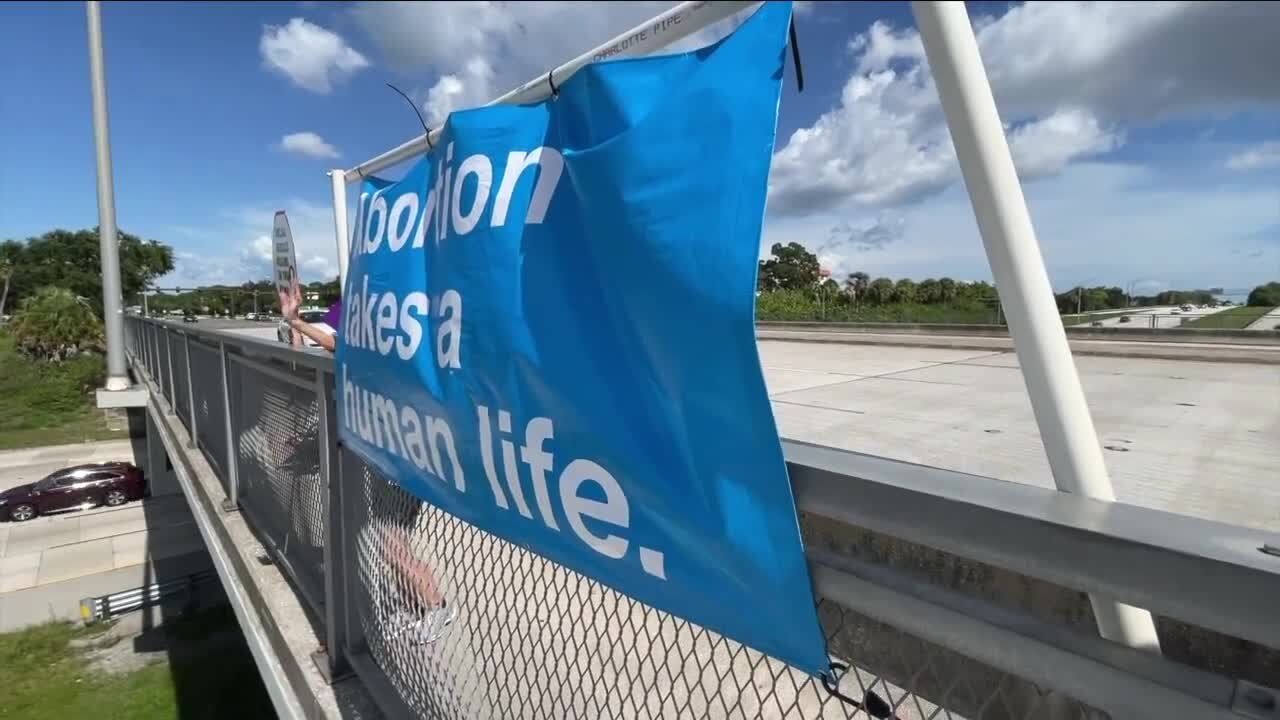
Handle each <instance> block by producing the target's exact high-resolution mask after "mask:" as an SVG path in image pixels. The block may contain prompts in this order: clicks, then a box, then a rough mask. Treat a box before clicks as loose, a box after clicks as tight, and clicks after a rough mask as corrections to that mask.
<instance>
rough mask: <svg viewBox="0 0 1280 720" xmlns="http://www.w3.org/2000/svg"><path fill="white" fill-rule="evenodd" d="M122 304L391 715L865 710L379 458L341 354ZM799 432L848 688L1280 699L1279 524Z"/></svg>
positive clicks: (1146, 702)
mask: <svg viewBox="0 0 1280 720" xmlns="http://www.w3.org/2000/svg"><path fill="white" fill-rule="evenodd" d="M126 328H127V330H128V337H129V349H130V353H131V356H132V359H133V366H134V369H135V371H136V372H138V373H139V375H140V376H142V379H143V380H144V382H146V383H147V384H149V385H150V386H151V388H152V389H153V392H157V391H158V393H159V394H160V395H162V396H163V398H164V400H163V401H161V407H160V408H159V409H160V410H165V409H166V408H167V409H168V412H176V413H178V418H179V419H180V422H181V423H182V425H184V426H185V427H186V428H187V431H188V437H189V438H190V440H191V444H192V445H193V446H194V447H196V448H198V452H196V453H195V456H194V460H193V461H198V462H204V461H207V462H208V464H209V467H210V468H212V472H214V473H215V474H216V475H217V477H218V479H219V481H220V482H221V483H222V488H223V490H224V491H225V500H224V507H225V508H227V509H233V510H234V509H239V510H240V511H241V514H242V516H243V517H244V518H245V520H246V521H247V522H248V523H249V525H250V526H251V527H252V528H253V529H254V530H255V531H256V532H257V534H258V535H259V536H260V537H261V538H262V540H263V545H264V547H266V548H267V550H268V552H269V553H270V554H271V557H272V559H273V560H275V561H276V563H277V565H278V566H279V567H280V568H281V570H282V571H283V572H284V573H285V574H286V576H288V577H289V578H290V579H291V580H292V581H293V584H294V587H295V588H296V591H297V593H298V595H299V597H301V598H303V599H304V601H305V603H304V604H305V605H306V606H307V607H308V608H309V609H310V610H311V611H312V612H313V613H314V617H315V618H317V619H318V620H319V623H320V624H321V625H322V626H323V628H324V632H325V633H326V638H325V647H326V648H327V652H326V653H325V654H323V655H322V656H321V657H320V661H321V663H322V665H323V668H324V669H325V670H326V671H327V672H329V673H330V674H331V675H338V674H341V673H343V672H345V671H347V670H348V669H351V670H354V671H355V673H356V674H357V675H358V676H359V677H360V679H361V680H362V681H363V683H364V685H365V686H366V688H368V689H369V691H370V692H371V694H372V695H373V697H374V699H375V700H376V701H377V702H378V703H379V705H380V706H382V709H383V710H384V711H385V712H386V713H387V714H388V715H390V716H432V717H585V718H596V717H627V718H631V717H663V718H666V717H716V718H721V717H723V718H730V717H768V718H793V717H795V718H808V717H856V716H862V712H861V711H860V710H857V709H855V708H854V707H852V706H851V705H848V704H846V703H844V702H842V701H841V700H840V699H838V698H836V697H834V696H833V695H831V694H830V693H829V692H828V691H827V690H826V689H825V688H823V687H822V685H821V684H820V683H818V682H817V681H815V680H814V679H813V678H810V677H807V676H804V675H802V674H800V673H798V672H795V671H794V670H792V669H791V668H788V667H786V666H785V665H783V664H781V663H778V662H777V661H774V660H771V659H768V658H764V657H762V656H760V655H759V654H757V653H754V652H753V651H750V650H748V649H746V648H744V647H742V646H740V645H738V644H736V643H734V642H733V641H731V640H728V639H727V638H723V637H721V636H719V635H717V634H715V633H713V632H711V631H709V630H706V629H704V628H700V627H697V626H693V625H690V624H689V623H685V622H683V621H680V620H677V619H675V618H672V617H671V616H669V615H666V614H665V613H662V612H660V611H657V610H654V609H652V608H648V607H646V606H643V605H641V604H639V603H637V602H635V601H634V600H631V599H630V598H627V597H625V596H622V595H620V594H618V593H616V592H614V591H612V590H610V589H608V588H604V587H603V586H600V585H599V584H597V583H595V582H594V581H592V580H590V579H588V578H585V577H582V576H579V575H577V574H575V573H573V572H571V571H569V570H567V569H565V568H562V567H559V566H556V565H555V564H554V563H550V562H549V561H546V560H544V559H542V558H540V557H538V556H535V555H532V554H531V553H528V552H527V551H524V550H522V549H520V548H517V547H514V546H512V545H510V544H508V543H505V542H502V541H499V540H497V539H495V538H493V537H491V536H488V535H487V534H486V533H484V532H483V531H480V530H478V529H476V528H474V527H471V526H469V525H467V524H466V523H463V522H461V521H460V520H458V519H456V518H453V517H451V516H449V515H447V514H445V513H443V512H441V511H439V510H437V509H435V508H432V507H430V506H427V505H425V504H423V503H421V502H419V501H417V500H416V499H414V498H412V497H411V496H409V495H408V494H407V493H405V492H404V491H402V490H400V489H399V488H398V487H396V486H395V485H394V484H392V483H390V482H388V481H387V480H386V479H384V478H381V477H379V476H378V475H377V474H376V473H375V472H373V471H372V470H370V469H369V468H368V467H366V466H365V465H364V463H362V462H361V461H360V460H359V458H356V457H354V456H353V455H351V454H349V453H347V452H346V451H345V450H343V449H342V448H339V447H338V445H337V443H336V427H337V426H336V421H335V416H334V396H333V391H334V385H333V363H332V360H331V358H330V357H328V356H327V355H325V354H322V353H319V352H315V351H298V350H294V349H293V348H290V347H288V346H286V345H283V344H280V343H274V342H269V341H263V340H258V339H254V338H251V337H245V336H240V335H233V334H229V333H221V332H217V331H209V330H205V329H203V328H192V327H190V326H184V325H177V324H170V323H165V322H156V321H152V320H142V319H138V318H129V319H128V321H127V323H126ZM171 351H172V352H171ZM200 357H204V358H205V360H206V361H204V362H199V361H198V362H194V363H192V362H191V360H192V359H193V358H200ZM214 357H216V358H217V359H218V362H214V361H213V360H212V358H214ZM184 360H185V362H184ZM172 361H177V362H179V363H180V365H179V367H181V371H178V372H174V371H170V370H169V366H170V362H172ZM175 377H176V379H177V382H176V383H175V382H174V380H175ZM175 400H176V402H175ZM179 411H181V412H179ZM213 411H219V412H220V413H221V415H222V417H216V416H214V415H212V414H210V413H212V412H213ZM219 438H221V440H220V439H219ZM784 452H785V455H786V458H787V461H788V468H789V472H790V476H791V479H792V483H793V486H794V488H795V493H796V498H797V504H798V506H799V509H800V512H801V517H800V520H801V525H802V529H803V530H804V533H805V537H806V546H807V548H808V552H809V555H810V560H811V567H812V570H813V578H814V585H815V593H816V597H817V599H818V602H819V614H820V617H821V619H822V622H823V626H824V630H825V631H826V632H827V639H828V643H829V650H830V652H831V655H832V658H833V660H837V661H839V662H841V663H843V664H845V665H848V666H850V667H851V670H849V672H848V673H847V674H846V675H845V677H844V678H843V680H842V682H841V684H840V691H841V692H842V693H843V694H844V695H846V696H851V697H853V698H855V699H859V700H862V699H866V698H868V697H872V696H874V697H876V698H879V699H881V700H883V701H884V703H885V704H886V705H887V706H888V707H889V709H890V711H891V713H892V716H893V717H897V718H900V719H901V720H907V718H934V717H947V718H951V717H955V718H975V719H977V718H981V719H986V718H991V719H996V718H1001V719H1003V718H1055V719H1056V718H1059V717H1082V718H1096V717H1105V716H1108V715H1109V716H1110V717H1113V718H1160V719H1161V720H1163V719H1164V718H1199V717H1205V718H1271V719H1274V718H1278V717H1280V710H1277V708H1278V707H1280V693H1277V692H1276V691H1275V690H1273V689H1268V688H1269V687H1271V688H1274V687H1275V686H1277V685H1280V651H1278V649H1280V622H1277V617H1278V615H1277V611H1276V609H1275V608H1276V601H1275V598H1278V597H1280V558H1278V557H1275V556H1273V555H1269V554H1266V553H1264V552H1260V549H1261V548H1263V547H1264V546H1268V545H1270V546H1280V536H1277V535H1275V534H1272V533H1266V532H1260V531H1256V530H1252V529H1247V528H1240V527H1234V526H1230V525H1224V524H1222V523H1214V522H1210V521H1205V520H1199V519H1196V518H1190V517H1184V516H1179V515H1173V514H1169V513H1163V512H1158V511H1154V510H1147V509H1144V508H1139V507H1134V506H1129V505H1124V504H1120V503H1102V502H1099V501H1095V500H1090V499H1088V498H1084V497H1079V496H1074V495H1069V494H1064V493H1058V492H1055V491H1051V490H1045V489H1043V488H1039V487H1033V486H1027V485H1019V484H1016V483H1008V482H1002V481H997V480H992V479H990V478H984V477H977V476H972V475H965V474H963V473H957V472H952V471H947V470H941V469H937V468H930V467H923V466H918V465H912V464H910V463H904V462H898V461H894V460H888V459H884V458H878V457H870V456H865V455H859V454H856V453H849V452H845V451H840V450H834V449H831V448H824V447H819V446H813V445H807V444H804V443H794V442H785V443H784ZM233 549H234V548H233ZM406 558H410V559H413V560H414V561H420V562H422V563H425V564H426V566H428V567H430V569H431V572H432V573H433V575H434V578H433V584H434V585H435V587H436V588H437V589H438V591H439V592H440V593H441V594H443V595H445V596H447V597H448V599H449V603H450V604H451V605H452V606H454V607H456V608H457V613H458V614H457V617H456V619H455V621H454V623H453V624H452V625H451V626H450V629H449V631H448V633H447V634H445V635H444V636H443V638H442V639H439V640H438V641H436V640H434V639H432V640H431V641H429V642H428V641H424V640H423V638H422V637H420V636H418V631H419V630H420V626H419V625H417V624H415V618H414V616H413V615H412V614H411V612H410V611H411V609H412V606H413V602H412V600H413V594H412V592H408V594H406V592H407V591H406V585H405V582H404V580H405V578H404V576H403V574H401V573H399V572H398V571H397V567H399V566H400V563H401V561H403V560H405V559H406ZM219 567H220V570H221V568H222V566H219ZM224 581H229V582H236V581H237V580H236V579H234V578H232V579H230V580H228V579H227V578H224ZM1085 593H1094V594H1096V595H1103V596H1107V597H1110V598H1114V599H1116V600H1119V601H1122V602H1126V603H1130V604H1133V605H1137V606H1140V607H1144V608H1147V609H1149V610H1151V611H1152V612H1153V613H1155V614H1157V616H1158V618H1157V620H1158V623H1157V624H1158V629H1159V631H1160V634H1161V640H1162V646H1163V647H1164V648H1165V655H1164V656H1160V655H1152V654H1148V653H1145V652H1140V651H1137V650H1134V649H1131V648H1128V647H1124V646H1121V645H1117V644H1114V643H1111V642H1108V641H1105V640H1103V639H1101V638H1100V637H1098V636H1097V631H1096V628H1095V627H1094V626H1093V621H1092V616H1091V615H1090V613H1089V605H1088V602H1087V600H1086V599H1085V595H1084V594H1085ZM767 601H768V589H767V588H762V589H761V602H767ZM882 716H886V717H887V715H882Z"/></svg>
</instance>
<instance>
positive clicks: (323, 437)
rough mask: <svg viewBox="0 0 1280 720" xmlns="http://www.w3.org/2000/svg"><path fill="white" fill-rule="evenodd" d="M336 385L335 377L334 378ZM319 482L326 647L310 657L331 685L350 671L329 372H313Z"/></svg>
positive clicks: (334, 417)
mask: <svg viewBox="0 0 1280 720" xmlns="http://www.w3.org/2000/svg"><path fill="white" fill-rule="evenodd" d="M335 382H336V376H335ZM315 383H316V410H317V414H318V416H319V417H318V419H319V423H317V424H318V426H319V427H318V430H319V438H318V440H319V443H318V446H319V448H320V458H319V459H320V482H321V483H322V485H323V487H324V496H323V498H324V499H323V502H324V512H323V516H324V629H325V644H324V647H323V648H321V649H320V650H319V651H318V652H316V653H315V654H314V655H313V656H312V660H313V661H314V662H315V664H316V666H317V668H318V669H319V670H320V673H321V674H322V675H324V676H325V678H326V679H327V680H328V681H329V682H331V683H332V682H334V681H336V680H338V679H341V678H342V677H344V676H346V675H347V674H349V673H350V672H351V669H350V666H349V664H348V663H347V633H346V628H347V625H346V623H347V613H348V605H347V582H346V572H347V563H346V557H345V555H346V553H345V548H346V546H345V544H344V541H345V538H346V523H344V522H343V504H342V468H341V464H340V463H339V461H338V443H337V440H338V436H337V419H338V418H337V412H336V410H335V403H334V396H333V393H332V392H331V391H330V389H329V381H328V373H325V372H323V371H321V370H317V371H316V380H315Z"/></svg>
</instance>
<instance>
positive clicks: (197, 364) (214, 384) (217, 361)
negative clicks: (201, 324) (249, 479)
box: [190, 339, 231, 494]
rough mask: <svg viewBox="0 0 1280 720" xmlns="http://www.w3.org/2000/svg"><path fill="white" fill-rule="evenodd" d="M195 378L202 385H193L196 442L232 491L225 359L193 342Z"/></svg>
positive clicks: (192, 366) (201, 343)
mask: <svg viewBox="0 0 1280 720" xmlns="http://www.w3.org/2000/svg"><path fill="white" fill-rule="evenodd" d="M190 352H191V377H192V378H193V379H195V380H197V381H198V382H195V383H194V384H193V385H192V388H191V389H192V393H193V395H194V396H195V397H194V399H195V408H194V415H195V417H196V440H197V443H198V444H199V446H200V449H201V450H203V451H204V456H205V459H206V460H208V461H209V464H210V465H212V466H213V469H214V471H215V472H216V473H217V474H218V478H219V479H221V480H222V482H223V489H224V490H226V491H227V493H228V494H230V492H231V488H230V485H229V482H228V481H229V479H230V478H229V472H228V469H227V428H226V421H225V417H224V415H225V413H226V408H225V407H223V406H224V404H225V403H224V401H223V398H222V382H221V380H222V358H221V357H220V356H219V354H218V349H217V348H215V347H210V346H208V345H206V344H204V343H203V342H200V341H198V340H195V339H192V341H191V345H190Z"/></svg>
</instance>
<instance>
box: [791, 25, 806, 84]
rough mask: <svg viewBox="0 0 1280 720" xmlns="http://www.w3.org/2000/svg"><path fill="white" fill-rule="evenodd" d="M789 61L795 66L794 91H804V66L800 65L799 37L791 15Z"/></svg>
mask: <svg viewBox="0 0 1280 720" xmlns="http://www.w3.org/2000/svg"><path fill="white" fill-rule="evenodd" d="M789 33H790V35H791V43H790V44H791V62H792V64H794V65H795V68H796V92H804V68H803V67H801V66H800V38H799V36H797V35H796V18H795V16H794V15H792V16H791V29H790V31H789Z"/></svg>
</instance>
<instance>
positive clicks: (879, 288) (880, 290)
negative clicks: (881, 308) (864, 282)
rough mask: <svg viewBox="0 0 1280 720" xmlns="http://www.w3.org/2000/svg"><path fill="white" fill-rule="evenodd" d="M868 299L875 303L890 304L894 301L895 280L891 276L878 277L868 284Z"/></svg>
mask: <svg viewBox="0 0 1280 720" xmlns="http://www.w3.org/2000/svg"><path fill="white" fill-rule="evenodd" d="M867 301H868V302H870V303H871V304H873V305H888V304H889V303H891V302H893V281H892V280H890V279H889V278H883V277H882V278H876V279H875V280H872V281H871V284H870V285H868V286H867Z"/></svg>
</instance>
